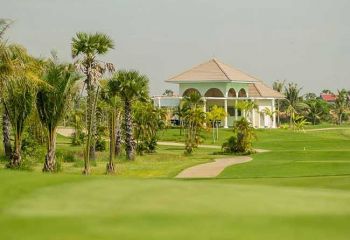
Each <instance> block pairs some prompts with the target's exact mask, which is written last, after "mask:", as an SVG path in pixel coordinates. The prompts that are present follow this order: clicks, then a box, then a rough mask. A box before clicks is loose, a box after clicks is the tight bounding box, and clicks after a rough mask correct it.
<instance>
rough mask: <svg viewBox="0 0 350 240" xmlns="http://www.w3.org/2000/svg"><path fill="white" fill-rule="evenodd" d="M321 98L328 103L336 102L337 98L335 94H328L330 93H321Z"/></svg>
mask: <svg viewBox="0 0 350 240" xmlns="http://www.w3.org/2000/svg"><path fill="white" fill-rule="evenodd" d="M320 97H321V98H322V99H323V100H325V101H326V102H334V101H335V99H336V98H337V96H335V95H334V94H328V93H321V95H320Z"/></svg>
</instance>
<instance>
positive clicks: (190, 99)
mask: <svg viewBox="0 0 350 240" xmlns="http://www.w3.org/2000/svg"><path fill="white" fill-rule="evenodd" d="M203 104H204V101H203V98H202V96H201V95H200V94H199V93H198V92H192V93H190V94H189V95H186V96H184V97H183V108H185V109H187V108H191V109H196V108H197V107H200V106H203Z"/></svg>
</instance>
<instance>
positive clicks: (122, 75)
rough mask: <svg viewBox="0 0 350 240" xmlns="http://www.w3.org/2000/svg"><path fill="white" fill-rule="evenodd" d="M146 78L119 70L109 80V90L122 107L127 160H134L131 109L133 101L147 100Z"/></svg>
mask: <svg viewBox="0 0 350 240" xmlns="http://www.w3.org/2000/svg"><path fill="white" fill-rule="evenodd" d="M148 82H149V80H148V77H147V76H145V75H141V74H140V73H139V72H137V71H134V70H131V71H127V70H119V71H118V72H117V73H116V74H114V76H113V77H112V79H111V83H110V84H111V90H112V92H113V93H114V94H115V95H118V96H119V97H120V98H121V100H122V102H123V105H124V127H125V150H126V157H127V159H128V160H134V159H135V145H136V144H135V140H134V135H133V132H134V131H133V118H132V107H133V104H134V102H135V101H137V100H139V101H146V99H148Z"/></svg>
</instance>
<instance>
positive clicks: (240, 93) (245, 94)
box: [238, 88, 247, 97]
mask: <svg viewBox="0 0 350 240" xmlns="http://www.w3.org/2000/svg"><path fill="white" fill-rule="evenodd" d="M238 97H247V93H246V91H245V90H244V88H241V90H239V92H238Z"/></svg>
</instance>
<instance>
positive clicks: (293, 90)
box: [284, 83, 309, 126]
mask: <svg viewBox="0 0 350 240" xmlns="http://www.w3.org/2000/svg"><path fill="white" fill-rule="evenodd" d="M300 91H301V88H299V87H298V85H297V84H296V83H289V84H288V87H285V88H284V92H285V96H286V98H285V99H284V103H285V105H286V106H285V108H286V112H287V114H288V115H289V124H290V126H292V125H293V114H295V113H298V112H299V111H301V110H304V109H308V108H309V106H308V105H307V104H306V103H303V102H302V98H301V97H300Z"/></svg>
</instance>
